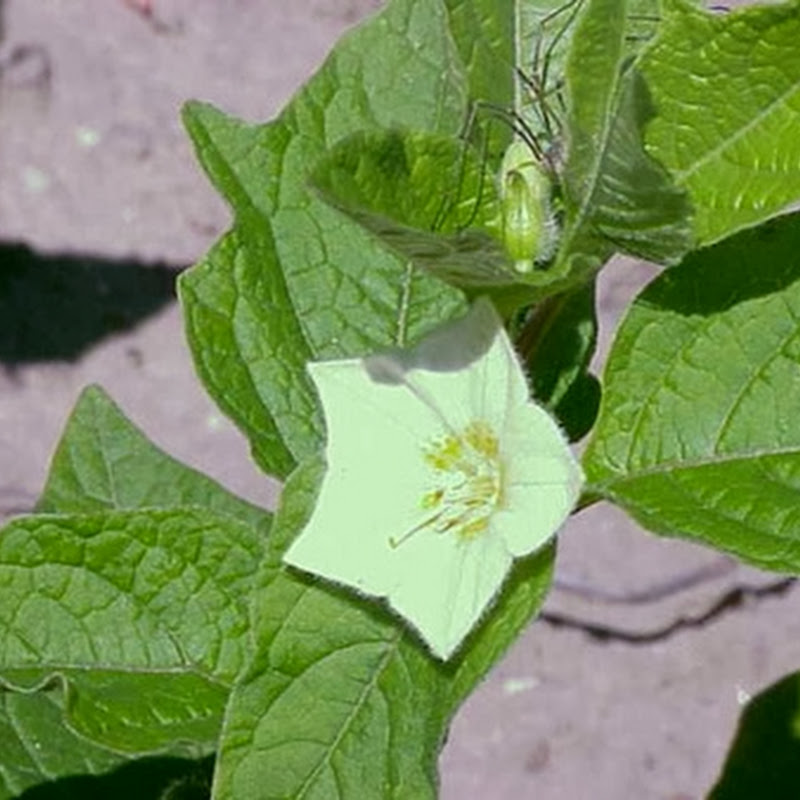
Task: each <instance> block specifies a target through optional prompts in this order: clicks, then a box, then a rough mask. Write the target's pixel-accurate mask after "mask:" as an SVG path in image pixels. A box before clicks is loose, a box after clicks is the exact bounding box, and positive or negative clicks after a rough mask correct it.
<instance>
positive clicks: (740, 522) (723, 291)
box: [584, 215, 800, 572]
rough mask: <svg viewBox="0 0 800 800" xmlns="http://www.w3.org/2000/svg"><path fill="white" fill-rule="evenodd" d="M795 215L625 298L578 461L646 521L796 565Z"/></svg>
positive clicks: (767, 564) (780, 565)
mask: <svg viewBox="0 0 800 800" xmlns="http://www.w3.org/2000/svg"><path fill="white" fill-rule="evenodd" d="M798 253H800V215H792V216H787V217H783V218H780V219H777V220H773V221H772V222H770V223H768V224H765V225H763V226H761V227H759V228H756V229H752V230H748V231H745V232H743V233H741V234H738V235H737V236H735V237H732V238H731V239H727V240H725V241H724V242H721V243H720V244H718V245H715V246H714V247H711V248H708V249H706V250H702V251H698V252H697V253H693V254H692V255H690V256H689V257H688V258H687V259H686V260H685V261H684V262H683V264H681V265H680V266H679V267H675V268H672V269H670V270H667V271H666V272H664V273H663V274H662V275H661V276H660V277H659V278H658V279H656V280H655V281H654V282H653V283H652V284H651V285H650V286H649V287H648V288H647V289H646V290H645V291H644V292H643V293H642V294H641V295H640V296H639V297H638V298H637V299H636V301H635V302H634V304H633V306H632V307H631V309H630V311H629V313H628V315H627V316H626V318H625V320H624V321H623V323H622V324H621V326H620V328H619V331H618V333H617V337H616V340H615V342H614V345H613V348H612V350H611V353H610V355H609V358H608V362H607V365H606V369H605V376H604V389H603V401H602V403H601V409H600V416H599V419H598V422H597V426H596V428H595V431H594V434H593V437H592V440H591V443H590V445H589V447H588V448H587V450H586V453H585V454H584V465H585V469H586V474H587V479H588V481H589V486H588V487H587V491H588V493H589V494H590V495H592V494H593V495H595V496H597V497H603V498H606V499H609V500H611V501H613V502H615V503H617V504H619V505H621V506H623V507H624V508H625V509H626V510H628V511H629V512H630V513H631V514H632V515H633V516H634V517H635V518H636V519H637V520H638V521H639V522H641V523H642V524H643V525H644V526H645V527H647V528H650V529H651V530H654V531H656V532H658V533H663V534H666V535H669V536H680V537H684V538H689V539H695V540H697V541H700V542H704V543H706V544H709V545H711V546H713V547H716V548H719V549H721V550H726V551H728V552H731V553H734V554H736V555H737V556H739V557H741V558H742V559H744V560H746V561H749V562H751V563H754V564H756V565H758V566H761V567H764V568H766V569H771V570H776V571H786V572H797V571H798V570H800V513H798V504H797V491H798V487H799V486H800V423H798V414H797V403H796V398H797V386H798V380H800V335H799V334H798V330H799V329H798V324H797V320H798V318H799V317H800V258H799V257H798Z"/></svg>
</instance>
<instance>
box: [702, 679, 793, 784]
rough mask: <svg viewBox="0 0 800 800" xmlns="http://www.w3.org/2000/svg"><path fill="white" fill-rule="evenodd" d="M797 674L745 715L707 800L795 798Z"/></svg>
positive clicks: (772, 689)
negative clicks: (720, 773)
mask: <svg viewBox="0 0 800 800" xmlns="http://www.w3.org/2000/svg"><path fill="white" fill-rule="evenodd" d="M798 764H800V673H797V672H795V673H794V674H792V675H788V676H786V677H785V678H782V679H781V680H779V681H778V682H777V683H774V684H773V685H772V686H770V687H768V688H767V689H765V690H764V691H763V692H760V693H759V694H757V695H756V696H755V697H754V698H753V699H752V700H750V701H749V702H748V704H747V706H746V707H745V709H744V712H743V714H742V717H741V719H740V721H739V728H738V730H737V732H736V738H735V739H734V742H733V745H732V746H731V749H730V752H729V753H728V758H727V760H726V762H725V766H724V768H723V770H722V775H721V776H720V778H719V781H718V782H717V784H716V786H715V787H714V788H713V789H712V791H711V793H710V794H709V800H750V799H751V798H753V797H770V798H772V797H774V798H787V800H788V798H792V797H798V796H800V770H798V768H797V765H798Z"/></svg>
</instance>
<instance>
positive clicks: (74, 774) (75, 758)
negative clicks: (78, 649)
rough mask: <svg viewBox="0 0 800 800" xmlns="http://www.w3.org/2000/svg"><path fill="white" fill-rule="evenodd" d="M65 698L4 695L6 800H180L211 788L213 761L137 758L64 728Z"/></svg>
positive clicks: (1, 779) (2, 787) (0, 778)
mask: <svg viewBox="0 0 800 800" xmlns="http://www.w3.org/2000/svg"><path fill="white" fill-rule="evenodd" d="M62 695H63V693H62V691H61V689H60V688H52V689H49V690H42V691H39V692H32V693H29V694H22V693H18V692H2V693H1V694H0V741H2V743H3V746H2V748H0V765H2V766H0V800H12V798H17V797H20V796H24V797H25V798H26V800H27V799H28V798H30V800H73V798H76V797H80V798H81V800H107V799H108V798H109V797H114V798H115V799H116V800H167V797H169V798H171V800H179V798H182V797H187V798H188V797H198V795H197V794H195V795H189V794H182V793H180V790H181V789H182V788H183V787H186V788H189V787H191V786H194V787H195V789H196V790H197V789H199V788H200V787H201V786H203V784H206V785H207V784H208V783H209V781H208V780H207V776H208V772H209V766H210V765H209V760H208V759H203V760H200V761H196V760H188V759H183V758H176V757H163V756H162V757H158V758H156V757H148V758H133V759H132V758H129V757H128V756H126V755H122V754H119V753H115V752H113V751H111V750H109V749H107V748H103V747H100V746H99V745H96V744H94V743H93V742H90V741H88V740H87V739H84V738H82V737H79V736H78V735H77V734H75V733H73V732H72V731H70V730H69V729H68V728H66V727H64V725H63V724H62V716H63V713H64V708H63V705H64V704H63V697H62ZM26 790H27V791H26ZM23 792H24V795H23ZM167 792H172V793H173V794H166V793H167ZM204 796H207V792H206V793H205V795H204Z"/></svg>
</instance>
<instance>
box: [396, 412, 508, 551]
mask: <svg viewBox="0 0 800 800" xmlns="http://www.w3.org/2000/svg"><path fill="white" fill-rule="evenodd" d="M423 460H424V461H425V463H426V464H427V465H428V467H430V468H431V470H432V472H433V475H432V481H431V482H432V484H433V486H432V488H431V489H430V490H429V491H427V492H425V494H423V496H422V498H421V500H420V505H421V507H422V508H423V509H424V510H425V511H430V512H432V513H431V514H430V515H429V516H428V517H426V519H424V520H423V521H422V522H421V523H420V524H419V525H416V526H415V527H414V528H412V529H411V530H410V531H408V532H407V533H406V534H405V535H404V536H402V537H401V538H400V539H390V540H389V541H390V544H391V545H392V547H396V546H397V545H398V544H401V543H402V542H403V541H404V540H405V539H407V538H408V537H410V536H411V535H412V534H414V533H416V532H418V531H420V530H423V529H425V528H429V529H431V530H433V531H435V532H436V533H449V532H453V533H454V534H455V535H456V536H458V537H459V538H460V539H465V540H469V539H473V538H475V537H476V536H479V535H480V534H482V533H483V532H484V531H486V529H487V528H488V527H489V520H490V519H491V516H492V514H493V513H494V511H495V509H496V508H497V507H498V506H499V505H500V502H501V495H502V469H501V463H500V456H499V445H498V441H497V436H496V435H495V433H494V431H493V430H492V428H491V426H490V425H489V424H488V423H487V422H484V421H483V420H473V421H472V422H470V423H469V424H468V425H467V426H466V427H465V428H464V429H463V430H462V431H460V432H459V433H457V434H448V435H446V436H442V437H440V438H438V439H434V440H433V441H432V442H431V443H430V444H428V445H427V446H426V447H425V448H424V449H423Z"/></svg>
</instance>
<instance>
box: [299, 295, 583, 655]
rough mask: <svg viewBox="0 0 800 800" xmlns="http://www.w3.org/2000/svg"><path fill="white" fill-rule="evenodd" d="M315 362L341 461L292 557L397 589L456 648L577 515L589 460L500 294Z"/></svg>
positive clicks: (342, 576) (313, 568)
mask: <svg viewBox="0 0 800 800" xmlns="http://www.w3.org/2000/svg"><path fill="white" fill-rule="evenodd" d="M308 369H309V372H310V374H311V377H312V379H313V381H314V383H315V384H316V387H317V389H318V391H319V395H320V398H321V400H322V407H323V410H324V413H325V419H326V423H327V431H328V436H327V447H326V460H327V465H328V469H327V472H326V474H325V477H324V479H323V483H322V486H321V488H320V493H319V497H318V500H317V505H316V507H315V508H314V511H313V514H312V516H311V519H310V520H309V522H308V524H307V525H306V527H305V528H304V529H303V531H302V532H301V533H300V535H299V536H298V537H297V539H296V540H295V541H294V543H293V544H292V546H291V547H290V548H289V550H288V552H287V553H286V555H285V557H284V560H285V561H286V562H287V563H288V564H290V565H292V566H294V567H298V568H299V569H302V570H304V571H306V572H311V573H314V574H317V575H320V576H322V577H324V578H327V579H330V580H332V581H336V582H337V583H341V584H345V585H347V586H350V587H353V588H355V589H357V590H358V591H359V592H363V593H365V594H369V595H374V596H376V597H385V598H387V599H388V602H389V604H390V605H391V607H392V608H393V609H394V610H395V611H396V612H397V613H398V614H400V615H401V616H402V617H404V618H405V619H406V620H407V621H408V622H410V623H411V624H412V625H413V626H414V627H415V628H416V629H417V630H418V631H419V633H420V634H421V635H422V638H423V639H424V640H425V642H426V643H427V644H428V646H429V647H430V649H431V650H432V651H433V653H434V654H435V655H436V656H438V657H439V658H442V659H446V658H449V657H450V656H451V655H452V653H453V652H454V651H455V650H456V648H458V646H459V645H460V643H461V642H462V640H463V639H464V637H465V636H466V635H467V634H468V633H469V632H470V630H471V629H472V628H473V626H474V625H475V623H476V621H477V620H478V619H479V618H480V616H481V614H482V613H483V612H484V611H485V609H486V608H487V606H488V605H489V604H490V602H491V600H492V598H493V597H494V596H495V595H496V593H497V591H498V590H499V588H500V586H501V585H502V583H503V580H504V578H505V576H506V574H507V572H508V570H509V568H510V567H511V564H512V561H513V559H514V558H516V557H519V556H523V555H527V554H529V553H532V552H533V551H535V550H537V549H539V548H540V547H542V546H543V545H544V544H545V543H546V542H547V541H548V540H549V539H550V538H551V537H552V536H553V535H554V534H555V532H556V530H557V529H558V528H559V527H560V526H561V524H562V523H563V522H564V520H565V518H566V517H567V515H568V514H569V513H570V511H571V510H572V508H573V507H574V505H575V502H576V501H577V498H578V495H579V493H580V488H581V485H582V482H583V476H582V473H581V470H580V467H579V466H578V464H577V463H576V461H575V459H574V458H573V456H572V454H571V453H570V450H569V448H568V446H567V443H566V441H565V440H564V438H563V436H562V434H561V432H560V431H559V429H558V427H557V425H556V424H555V422H553V420H552V419H551V418H550V416H549V415H548V414H547V412H546V411H544V410H543V409H542V408H540V407H539V406H538V405H536V404H535V403H534V402H533V401H532V400H531V399H530V396H529V393H528V386H527V383H526V380H525V375H524V373H523V371H522V368H521V367H520V365H519V362H518V361H517V357H516V355H515V353H514V351H513V348H512V346H511V342H510V341H509V339H508V336H507V334H506V332H505V330H504V329H503V326H502V323H501V321H500V319H499V318H498V316H497V314H496V312H495V311H494V309H493V308H492V306H491V304H490V303H489V302H488V301H486V300H480V301H478V302H477V303H476V304H475V306H474V307H473V309H472V311H470V313H469V314H467V315H466V316H465V317H464V318H462V319H460V320H458V321H456V322H454V323H451V324H449V325H446V326H444V327H443V328H441V329H439V330H438V331H436V332H434V333H433V334H432V335H431V336H429V337H428V338H427V339H425V340H424V341H423V342H422V343H420V345H418V346H417V347H416V348H415V349H414V350H411V351H407V352H401V353H397V354H392V355H382V356H372V357H369V358H366V359H347V360H342V361H327V362H320V363H312V364H309V366H308Z"/></svg>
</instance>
